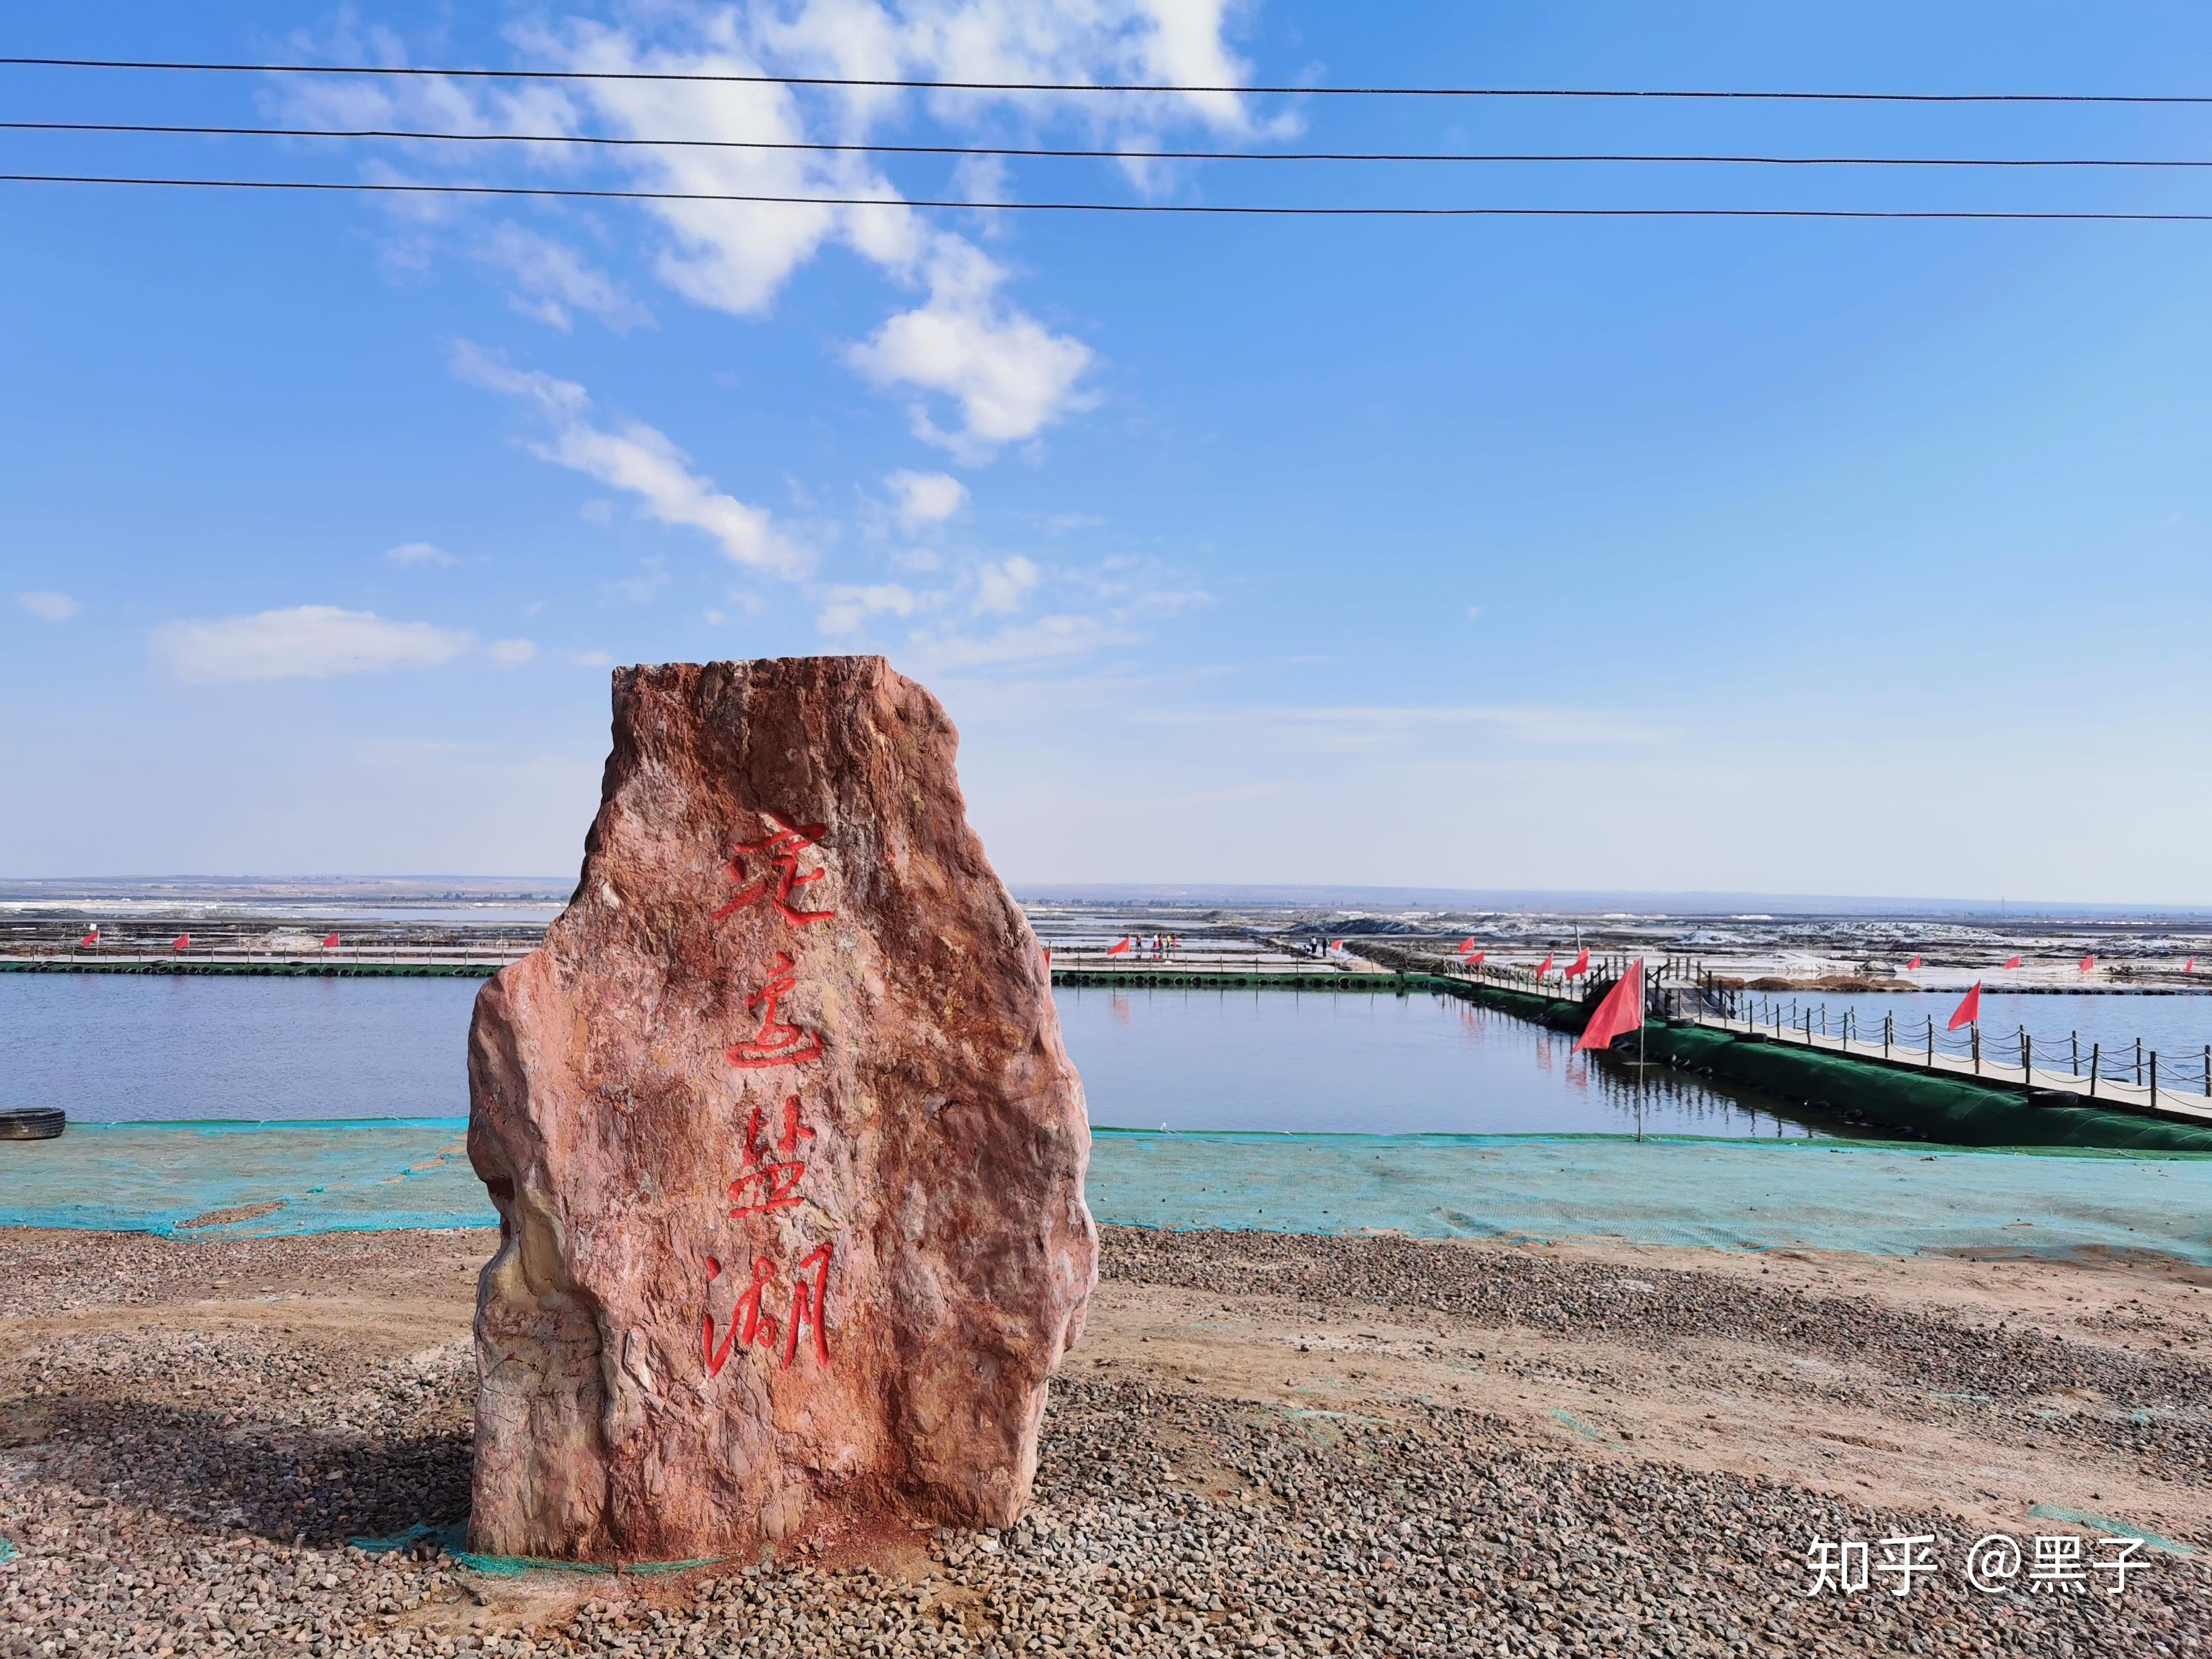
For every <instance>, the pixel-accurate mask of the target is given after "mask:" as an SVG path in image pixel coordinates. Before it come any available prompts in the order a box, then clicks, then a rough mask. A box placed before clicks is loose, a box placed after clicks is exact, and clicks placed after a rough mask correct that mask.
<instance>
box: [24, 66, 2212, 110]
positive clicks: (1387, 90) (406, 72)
mask: <svg viewBox="0 0 2212 1659" xmlns="http://www.w3.org/2000/svg"><path fill="white" fill-rule="evenodd" d="M0 67H7V68H19V69H94V70H181V71H188V72H194V73H204V74H220V75H361V76H424V77H428V78H432V79H449V80H472V81H678V82H709V83H721V84H727V85H736V86H781V87H861V88H888V89H893V90H908V91H917V92H1072V93H1182V94H1263V95H1265V96H1267V97H1279V98H1621V99H1639V98H1641V99H1653V100H1657V99H1704V100H1747V101H1759V102H1789V103H1846V104H2212V94H2177V93H2085V92H1796V91H1792V92H1771V91H1737V90H1731V89H1726V88H1631V87H1322V86H1291V87H1259V86H1255V87H1239V86H1174V85H1167V84H1152V83H1146V82H1136V83H1131V82H1096V81H921V80H907V79H902V78H898V77H895V76H846V75H768V74H763V73H738V72H732V71H725V70H574V69H568V70H563V69H469V68H463V69H432V68H428V67H425V66H419V65H415V64H227V63H181V62H175V61H168V60H160V59H150V58H25V57H9V58H0Z"/></svg>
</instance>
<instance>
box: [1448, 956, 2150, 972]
mask: <svg viewBox="0 0 2212 1659" xmlns="http://www.w3.org/2000/svg"><path fill="white" fill-rule="evenodd" d="M1489 954H1490V952H1489V951H1476V952H1475V953H1474V955H1473V956H1471V957H1468V959H1467V964H1468V967H1470V968H1473V967H1476V966H1479V965H1480V963H1481V961H1482V959H1483V957H1486V956H1488V955H1489ZM2182 971H2183V972H2185V973H2186V972H2187V971H2188V970H2187V969H2183V970H2182Z"/></svg>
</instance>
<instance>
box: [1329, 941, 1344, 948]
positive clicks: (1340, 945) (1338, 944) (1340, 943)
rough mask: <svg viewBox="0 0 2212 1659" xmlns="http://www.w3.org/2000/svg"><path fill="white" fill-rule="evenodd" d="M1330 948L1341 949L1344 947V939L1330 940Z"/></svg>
mask: <svg viewBox="0 0 2212 1659" xmlns="http://www.w3.org/2000/svg"><path fill="white" fill-rule="evenodd" d="M1328 948H1329V949H1330V950H1332V951H1341V950H1342V949H1344V941H1343V940H1342V939H1331V940H1329V942H1328Z"/></svg>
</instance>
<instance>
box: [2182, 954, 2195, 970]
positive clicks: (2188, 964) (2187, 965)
mask: <svg viewBox="0 0 2212 1659" xmlns="http://www.w3.org/2000/svg"><path fill="white" fill-rule="evenodd" d="M2181 971H2182V972H2183V973H2185V974H2193V973H2195V972H2196V971H2197V958H2196V957H2190V958H2189V960H2188V961H2186V962H2185V963H2182V964H2181Z"/></svg>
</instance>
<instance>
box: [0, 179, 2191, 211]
mask: <svg viewBox="0 0 2212 1659" xmlns="http://www.w3.org/2000/svg"><path fill="white" fill-rule="evenodd" d="M0 184H19V185H146V186H153V187H158V188H162V189H181V190H240V191H250V190H268V191H329V192H345V193H353V194H362V195H411V196H501V197H512V196H523V197H567V198H575V199H580V200H586V201H616V202H732V203H760V204H776V205H781V206H789V207H872V208H949V209H955V210H960V211H963V212H974V213H1152V214H1184V215H1233V216H1261V217H1284V218H1328V219H1923V220H1968V221H1971V220H1991V221H2019V222H2052V223H2114V224H2207V223H2212V213H2114V212H2041V211H2003V210H1960V209H1897V208H1692V207H1641V208H1626V207H1624V208H1609V207H1298V206H1277V205H1254V206H1244V205H1234V204H1218V203H1210V202H1206V203H1177V202H952V201H938V200H931V199H928V198H918V197H895V196H893V197H884V196H785V195H775V194H769V193H750V192H739V191H692V190H591V189H584V188H578V187H574V186H568V185H454V184H398V183H390V182H374V183H372V182H369V181H366V180H358V179H155V178H134V177H117V176H107V175H100V174H93V173H0Z"/></svg>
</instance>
